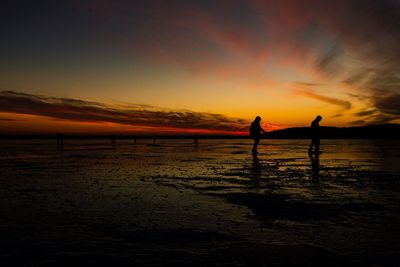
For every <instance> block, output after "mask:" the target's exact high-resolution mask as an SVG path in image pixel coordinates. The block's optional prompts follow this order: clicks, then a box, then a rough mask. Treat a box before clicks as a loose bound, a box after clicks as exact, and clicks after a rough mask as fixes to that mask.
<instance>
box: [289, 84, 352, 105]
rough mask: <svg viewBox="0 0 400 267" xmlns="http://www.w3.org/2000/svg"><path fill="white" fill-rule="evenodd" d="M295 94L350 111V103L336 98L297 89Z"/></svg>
mask: <svg viewBox="0 0 400 267" xmlns="http://www.w3.org/2000/svg"><path fill="white" fill-rule="evenodd" d="M295 92H296V94H297V95H301V96H305V97H309V98H312V99H316V100H319V101H322V102H325V103H328V104H332V105H336V106H340V107H342V108H344V109H350V108H351V103H350V102H349V101H345V100H341V99H337V98H334V97H329V96H324V95H321V94H318V93H315V92H314V91H312V90H305V89H303V90H302V89H297V90H296V91H295Z"/></svg>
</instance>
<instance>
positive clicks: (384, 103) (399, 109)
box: [375, 93, 400, 116]
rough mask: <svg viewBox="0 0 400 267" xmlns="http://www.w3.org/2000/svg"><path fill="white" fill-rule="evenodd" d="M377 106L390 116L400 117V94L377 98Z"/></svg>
mask: <svg viewBox="0 0 400 267" xmlns="http://www.w3.org/2000/svg"><path fill="white" fill-rule="evenodd" d="M375 106H376V108H378V109H379V110H380V111H382V112H384V113H386V114H388V115H392V116H400V94H395V93H393V94H388V95H386V96H375Z"/></svg>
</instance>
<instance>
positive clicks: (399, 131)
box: [0, 124, 400, 140]
mask: <svg viewBox="0 0 400 267" xmlns="http://www.w3.org/2000/svg"><path fill="white" fill-rule="evenodd" d="M320 136H321V139H399V138H400V124H382V125H370V126H359V127H329V126H327V127H320ZM54 138H56V134H46V135H38V134H0V139H54ZM64 138H68V139H110V138H115V139H138V140H140V139H154V138H156V139H196V138H198V139H249V138H250V137H249V136H247V135H187V134H179V135H177V134H175V135H157V134H155V135H151V134H146V135H145V134H143V135H110V134H108V135H104V134H103V135H101V134H92V135H83V134H64ZM264 138H270V139H310V138H311V128H309V127H294V128H287V129H282V130H277V131H272V132H268V133H267V134H265V135H264Z"/></svg>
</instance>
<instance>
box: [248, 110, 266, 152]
mask: <svg viewBox="0 0 400 267" xmlns="http://www.w3.org/2000/svg"><path fill="white" fill-rule="evenodd" d="M260 122H261V117H260V116H257V117H256V118H255V119H254V121H253V122H252V123H251V125H250V129H249V131H250V137H251V138H253V140H254V144H253V149H252V152H253V154H257V153H258V152H257V146H258V143H259V142H260V139H261V133H266V131H264V129H263V128H262V127H261V125H260Z"/></svg>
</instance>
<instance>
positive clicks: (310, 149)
mask: <svg viewBox="0 0 400 267" xmlns="http://www.w3.org/2000/svg"><path fill="white" fill-rule="evenodd" d="M314 141H315V140H314V138H313V139H311V144H310V148H309V149H308V153H309V154H311V153H312V149H313V147H314V145H315V142H314Z"/></svg>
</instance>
